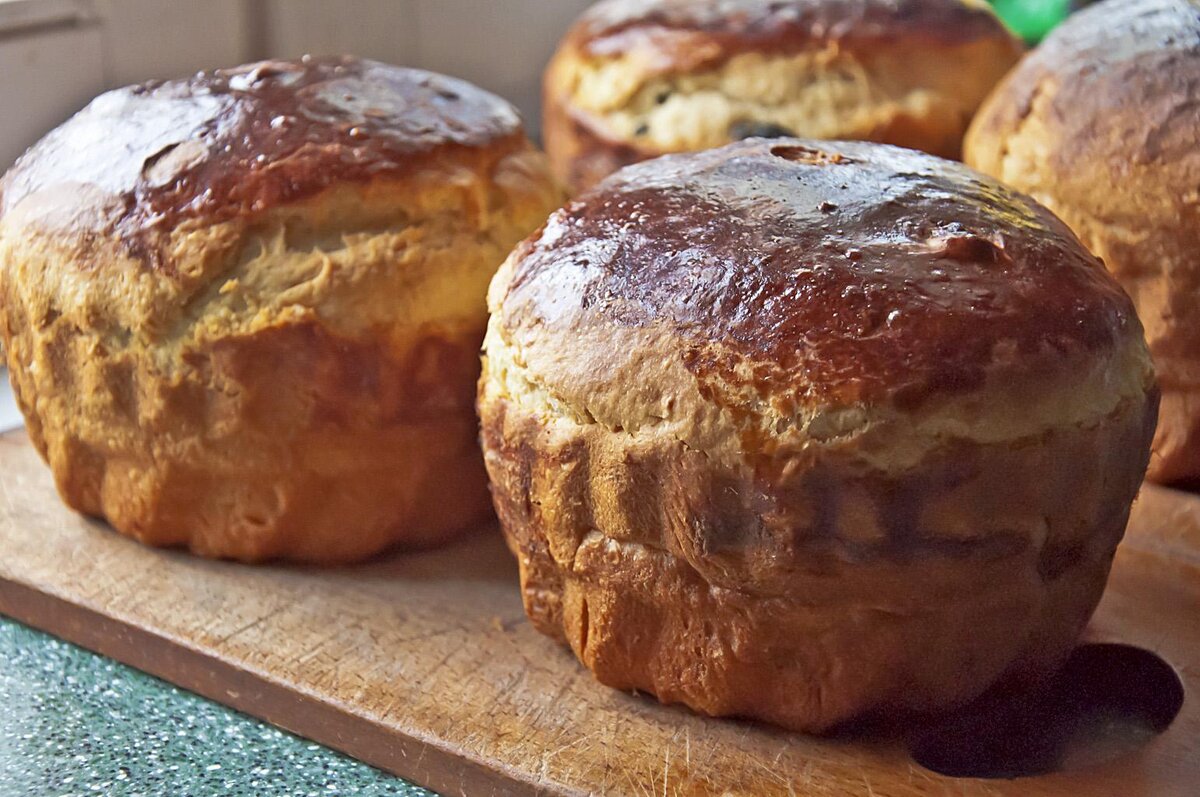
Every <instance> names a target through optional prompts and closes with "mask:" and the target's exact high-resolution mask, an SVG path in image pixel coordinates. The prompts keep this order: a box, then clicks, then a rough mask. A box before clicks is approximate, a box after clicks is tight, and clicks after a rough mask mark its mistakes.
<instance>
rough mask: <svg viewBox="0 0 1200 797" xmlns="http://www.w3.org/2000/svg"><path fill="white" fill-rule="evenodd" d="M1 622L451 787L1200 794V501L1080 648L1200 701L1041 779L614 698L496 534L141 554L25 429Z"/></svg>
mask: <svg viewBox="0 0 1200 797" xmlns="http://www.w3.org/2000/svg"><path fill="white" fill-rule="evenodd" d="M347 531H348V533H349V532H350V531H351V529H349V528H348V529H347ZM0 612H3V613H4V614H7V615H10V616H12V617H14V618H16V619H18V620H21V621H23V622H27V623H29V624H32V625H35V626H37V627H40V628H43V629H46V630H48V631H50V632H52V633H54V634H57V635H59V636H61V637H64V638H66V639H69V640H71V641H74V642H77V643H79V644H81V645H83V646H85V647H88V648H91V649H93V650H96V651H98V652H101V653H104V654H107V655H109V656H112V657H114V658H116V659H119V660H121V661H124V662H126V663H128V664H131V665H133V666H135V667H138V668H140V669H143V670H146V671H148V672H150V673H153V674H155V675H158V676H160V677H162V678H165V679H167V680H169V681H172V682H174V683H176V684H179V685H180V686H183V687H185V688H187V689H191V690H194V691H196V692H198V693H200V694H203V695H205V696H207V697H210V698H212V699H215V700H218V701H220V702H222V703H225V704H228V705H230V706H233V707H235V708H238V709H241V710H243V711H246V712H248V713H250V714H253V715H255V716H258V717H261V718H263V719H265V720H267V721H269V722H272V723H275V724H277V725H279V726H281V727H283V728H287V729H289V730H292V731H295V732H297V733H299V734H301V735H304V736H307V737H309V738H312V739H314V740H316V741H319V742H322V743H324V744H327V745H330V746H332V747H335V748H337V749H339V750H343V751H345V752H347V753H349V754H350V755H353V756H356V757H358V758H361V759H363V760H365V761H368V762H370V763H372V764H375V765H376V766H379V767H382V768H384V769H387V770H390V771H392V772H395V773H397V774H399V775H402V776H404V777H406V778H409V779H411V780H414V781H416V782H418V783H421V784H423V785H426V786H428V787H430V788H432V789H434V790H437V791H440V792H442V793H445V794H470V795H487V794H559V793H562V794H604V795H618V794H630V795H723V794H730V795H795V794H799V795H814V797H820V796H821V795H845V794H870V795H875V796H876V797H915V795H989V796H992V795H994V796H996V797H1000V796H1001V795H1093V794H1095V795H1120V796H1121V797H1137V795H1154V796H1155V797H1158V796H1159V795H1167V796H1168V797H1172V796H1173V795H1180V797H1184V795H1194V794H1198V793H1200V698H1198V697H1197V696H1198V695H1200V499H1198V498H1196V497H1193V496H1188V495H1184V494H1181V493H1174V492H1171V491H1167V490H1162V489H1157V488H1147V489H1146V490H1145V491H1144V493H1143V496H1142V498H1141V499H1140V501H1139V503H1138V505H1137V507H1136V509H1135V512H1134V520H1133V521H1132V523H1131V528H1130V531H1129V534H1128V535H1127V539H1126V542H1125V544H1124V545H1123V546H1122V549H1121V552H1120V554H1119V555H1118V559H1117V563H1116V566H1115V568H1114V573H1113V577H1112V580H1111V582H1110V587H1109V590H1108V592H1107V594H1106V596H1105V598H1104V601H1103V602H1102V604H1101V607H1100V609H1099V610H1098V612H1097V615H1096V618H1095V620H1094V621H1093V624H1092V626H1091V628H1090V629H1089V632H1088V635H1089V636H1090V637H1092V638H1094V639H1099V640H1113V641H1122V642H1128V643H1131V644H1135V645H1139V646H1142V647H1145V648H1148V649H1150V650H1153V651H1155V652H1156V653H1158V654H1159V655H1161V656H1162V657H1163V658H1165V659H1166V660H1167V661H1169V662H1171V663H1172V664H1173V665H1174V666H1175V667H1176V669H1177V670H1178V671H1179V673H1180V674H1181V676H1182V679H1183V681H1184V685H1185V688H1186V689H1187V690H1188V691H1189V692H1190V693H1191V695H1192V697H1191V698H1189V699H1187V700H1185V701H1184V704H1183V708H1182V710H1181V712H1180V713H1179V715H1178V717H1177V718H1176V720H1175V722H1174V723H1173V724H1172V725H1171V727H1170V728H1169V729H1168V730H1167V731H1166V732H1165V733H1163V734H1162V735H1161V736H1158V737H1156V738H1155V739H1153V740H1152V741H1150V742H1149V743H1148V744H1146V745H1145V746H1143V747H1141V748H1139V749H1138V750H1136V751H1135V752H1132V753H1128V754H1126V755H1124V756H1122V757H1120V758H1118V759H1116V760H1112V761H1110V762H1108V763H1105V764H1102V765H1100V766H1097V767H1093V768H1090V769H1085V770H1081V771H1077V772H1069V773H1058V774H1053V775H1048V776H1043V777H1036V778H1021V779H1017V780H973V779H953V778H945V777H942V776H939V775H936V774H934V773H932V772H929V771H927V770H925V769H923V768H921V767H919V766H917V765H916V764H914V763H913V762H912V761H911V760H910V758H909V757H908V755H907V753H906V752H905V750H904V749H903V748H902V747H901V746H900V745H899V744H898V743H895V742H889V741H886V740H880V739H874V740H870V741H868V740H865V739H861V738H858V739H856V738H853V737H852V736H847V737H840V738H837V739H817V738H812V737H806V736H802V735H797V734H789V733H785V732H782V731H778V730H775V729H772V728H767V727H763V726H760V725H754V724H750V723H742V722H733V721H717V720H709V719H704V718H701V717H697V716H693V715H692V714H690V713H688V712H687V711H685V710H682V709H679V708H671V707H663V706H659V705H657V704H656V703H654V702H652V701H651V700H648V699H646V698H644V697H639V696H634V695H627V694H622V693H619V692H614V691H612V690H609V689H606V688H604V687H601V686H599V685H597V684H596V683H594V682H593V681H592V679H591V677H590V675H589V674H588V673H587V672H586V671H584V670H583V669H582V668H581V667H579V666H578V665H577V664H576V662H575V661H574V659H573V658H572V657H571V656H570V655H569V653H568V652H566V651H565V650H563V649H561V648H559V647H558V646H556V645H555V644H554V643H552V642H551V641H550V640H548V639H545V638H543V637H542V636H540V635H539V634H537V633H536V632H535V631H533V629H532V628H531V627H530V625H529V623H528V622H527V621H526V620H525V618H524V615H523V613H522V610H521V603H520V597H519V594H518V591H517V578H516V568H515V565H514V563H513V562H512V560H511V557H510V556H509V555H508V553H507V551H505V549H504V546H503V544H502V543H501V541H500V539H499V535H498V532H497V531H496V530H495V529H481V530H480V532H479V533H478V534H476V535H474V536H472V537H471V538H470V539H467V540H464V541H463V542H461V543H459V544H457V545H454V546H452V547H450V548H446V549H443V550H440V551H434V552H429V553H423V554H419V555H410V556H394V557H390V558H388V559H385V560H381V561H377V562H373V563H370V564H367V565H364V566H360V567H354V568H342V569H336V570H317V569H311V568H296V567H284V566H274V567H260V568H252V567H245V566H239V565H235V564H228V563H219V562H208V561H202V560H198V559H194V558H191V557H188V556H186V555H184V554H181V553H175V552H164V551H155V550H149V549H145V548H142V547H140V546H138V545H137V544H135V543H133V542H130V541H128V540H125V539H123V538H121V537H119V536H117V535H116V534H114V533H112V532H111V531H110V530H108V529H107V528H106V527H105V526H104V525H103V524H100V523H96V522H93V521H88V520H85V519H83V518H80V517H78V516H76V515H74V514H72V513H71V512H69V511H68V510H66V509H65V508H64V507H63V506H62V504H61V503H60V502H59V500H58V498H57V495H56V494H55V492H54V488H53V484H52V482H51V479H50V476H49V474H48V472H47V470H46V469H45V467H44V466H43V465H42V464H41V462H40V461H39V460H38V458H37V456H36V454H35V453H34V452H33V450H32V449H31V448H30V446H29V444H28V442H27V440H26V438H25V437H24V435H23V434H22V433H20V432H16V433H10V434H8V435H4V436H2V437H0Z"/></svg>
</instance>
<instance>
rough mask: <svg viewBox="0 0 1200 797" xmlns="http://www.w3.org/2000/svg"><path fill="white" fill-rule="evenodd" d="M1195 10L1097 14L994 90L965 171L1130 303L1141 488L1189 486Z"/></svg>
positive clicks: (1077, 21) (1173, 0)
mask: <svg viewBox="0 0 1200 797" xmlns="http://www.w3.org/2000/svg"><path fill="white" fill-rule="evenodd" d="M1198 76H1200V6H1198V5H1197V4H1196V3H1195V2H1189V0H1129V2H1123V1H1122V2H1117V0H1113V2H1107V3H1100V4H1098V5H1096V6H1094V7H1091V8H1089V9H1087V10H1085V11H1083V12H1081V13H1079V14H1076V15H1074V16H1073V17H1071V19H1070V20H1069V21H1068V22H1067V23H1065V24H1064V25H1063V26H1062V27H1060V28H1058V29H1057V30H1056V31H1055V32H1054V33H1053V34H1051V36H1050V37H1049V38H1048V39H1047V40H1046V41H1045V42H1044V43H1043V44H1042V45H1041V46H1040V47H1039V48H1038V49H1037V50H1036V51H1035V52H1033V53H1032V54H1031V55H1030V56H1029V57H1028V58H1026V59H1025V60H1024V61H1022V63H1021V65H1020V66H1019V67H1018V68H1017V69H1015V70H1014V71H1013V72H1012V74H1011V75H1010V76H1009V77H1008V78H1007V79H1006V80H1005V81H1004V82H1003V83H1002V84H1001V85H1000V86H998V87H997V89H996V91H995V93H994V94H993V95H992V96H991V97H990V98H989V100H988V101H987V103H986V104H985V105H984V107H983V109H982V110H981V111H980V113H979V116H978V117H977V118H976V120H975V123H974V124H973V126H972V128H971V130H970V133H969V135H968V137H967V141H966V157H967V159H968V162H969V163H971V165H973V166H975V167H976V168H978V169H981V170H982V171H985V172H987V173H989V174H992V175H995V176H996V177H998V178H1000V179H1001V180H1003V181H1005V182H1006V183H1008V184H1010V185H1012V186H1014V187H1015V188H1017V189H1018V190H1021V191H1024V192H1026V193H1029V194H1030V195H1032V196H1033V197H1034V198H1036V199H1038V200H1039V201H1040V202H1042V203H1044V204H1045V205H1046V206H1047V207H1049V208H1050V209H1051V210H1053V211H1054V212H1055V213H1057V214H1058V215H1059V216H1060V217H1061V218H1062V219H1063V220H1064V221H1065V222H1067V224H1068V225H1070V227H1071V228H1072V229H1073V230H1074V231H1075V233H1076V234H1077V235H1079V237H1080V239H1081V240H1082V241H1083V242H1084V243H1085V244H1086V245H1087V246H1088V248H1089V249H1091V250H1092V251H1093V252H1094V253H1095V254H1097V255H1098V256H1100V257H1101V258H1102V259H1103V260H1104V262H1105V264H1106V265H1107V266H1108V268H1109V270H1110V271H1111V272H1112V273H1113V274H1114V275H1115V276H1116V278H1117V280H1118V281H1119V282H1120V283H1121V284H1122V286H1123V287H1124V288H1125V289H1126V290H1127V291H1128V292H1129V294H1130V295H1131V296H1132V297H1133V300H1134V303H1135V305H1136V306H1137V309H1138V314H1139V315H1140V316H1141V320H1142V323H1143V324H1144V325H1145V327H1146V337H1147V340H1148V342H1149V345H1150V351H1151V354H1152V355H1153V356H1154V360H1155V364H1156V366H1157V370H1158V374H1159V380H1160V384H1161V386H1162V390H1163V407H1162V413H1161V421H1160V424H1159V429H1158V434H1157V437H1156V440H1155V444H1154V455H1153V457H1152V458H1151V461H1150V471H1149V477H1150V478H1152V479H1155V480H1158V481H1164V482H1178V481H1194V480H1196V479H1200V399H1198V395H1200V357H1198V356H1197V352H1200V323H1197V322H1196V320H1195V319H1196V318H1198V317H1200V304H1198V302H1200V261H1198V260H1197V257H1196V252H1197V250H1198V248H1200V232H1198V230H1200V210H1198V207H1200V203H1198V195H1197V185H1200V77H1198Z"/></svg>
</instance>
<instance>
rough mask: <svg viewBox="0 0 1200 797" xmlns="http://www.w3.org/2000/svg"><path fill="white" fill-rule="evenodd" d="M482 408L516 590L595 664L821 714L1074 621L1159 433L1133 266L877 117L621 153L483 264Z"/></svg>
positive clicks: (960, 678) (934, 684) (908, 697)
mask: <svg viewBox="0 0 1200 797" xmlns="http://www.w3.org/2000/svg"><path fill="white" fill-rule="evenodd" d="M489 303H490V305H491V308H492V312H493V315H492V320H491V322H490V326H489V331H488V338H487V340H486V342H485V364H484V375H483V378H482V380H481V383H480V398H479V410H480V416H481V418H482V422H483V444H484V452H485V462H486V464H487V468H488V472H489V475H490V477H491V479H492V492H493V497H494V501H495V504H496V508H497V512H498V514H499V516H500V519H501V524H502V527H503V528H504V531H505V533H506V536H507V538H508V540H509V544H510V546H511V547H512V548H513V550H514V552H515V553H516V554H517V556H518V559H519V561H520V564H521V578H522V585H523V591H524V599H525V603H526V607H527V610H528V612H529V614H530V617H531V618H532V619H533V621H534V623H535V624H536V625H537V627H538V628H539V629H541V630H542V631H543V632H545V633H547V634H550V635H552V636H555V637H558V638H560V639H563V640H565V641H566V642H568V643H569V644H570V645H571V646H572V648H573V649H574V650H575V652H576V653H577V654H578V655H579V657H580V659H581V660H582V661H583V662H584V663H585V664H586V665H587V666H588V667H589V668H591V669H592V670H593V672H595V674H596V675H597V677H598V678H599V679H600V680H601V681H603V682H604V683H607V684H611V685H614V686H617V687H620V688H636V689H639V690H644V691H647V692H651V693H653V694H655V695H657V696H658V697H659V698H660V699H662V700H664V701H669V702H676V701H678V702H683V703H685V704H687V705H689V706H692V707H693V708H695V709H697V710H700V711H703V712H706V713H709V714H715V715H729V714H732V715H739V716H748V717H754V718H759V719H765V720H769V721H771V722H775V723H778V724H781V725H784V726H786V727H789V728H794V729H798V730H809V731H811V730H823V729H826V728H829V727H830V726H831V725H833V724H836V723H838V722H840V721H843V720H846V719H849V718H851V717H854V716H858V715H860V714H863V713H865V712H869V711H873V710H888V709H917V710H925V709H933V708H944V707H947V706H950V705H953V704H956V703H959V702H962V701H964V700H967V699H970V698H971V697H973V696H975V695H977V694H978V693H979V692H980V691H982V690H983V689H984V688H986V687H987V686H988V685H989V684H991V683H993V682H994V681H995V680H996V679H997V678H1000V677H1002V676H1005V675H1009V676H1019V675H1023V676H1033V675H1036V674H1039V673H1041V672H1044V671H1045V670H1046V669H1047V668H1049V667H1053V666H1054V665H1055V664H1056V663H1057V662H1059V661H1060V660H1061V658H1062V656H1064V655H1065V654H1066V652H1067V651H1068V650H1069V649H1070V647H1071V646H1072V644H1073V643H1074V640H1075V638H1076V636H1077V634H1078V632H1079V630H1080V629H1081V628H1082V626H1083V625H1084V623H1085V622H1086V620H1087V618H1088V616H1089V615H1090V613H1091V611H1092V609H1093V608H1094V606H1095V603H1096V601H1097V600H1098V599H1099V596H1100V593H1101V592H1102V590H1103V586H1104V582H1105V579H1106V577H1107V572H1108V567H1109V563H1110V561H1111V558H1112V554H1113V551H1114V549H1115V547H1116V544H1117V542H1118V541H1119V539H1120V537H1121V535H1122V533H1123V530H1124V525H1125V521H1126V519H1127V516H1128V511H1129V506H1130V503H1131V502H1132V500H1133V497H1134V496H1135V494H1136V492H1137V489H1138V485H1139V483H1140V481H1141V476H1142V473H1143V472H1144V470H1145V465H1146V458H1147V457H1148V445H1149V438H1150V435H1151V432H1152V429H1153V427H1154V422H1155V417H1156V416H1155V411H1156V408H1157V390H1156V388H1155V385H1154V380H1153V370H1152V368H1151V366H1150V361H1149V357H1148V354H1147V352H1146V349H1145V343H1144V341H1143V340H1142V333H1141V328H1140V326H1139V325H1138V322H1137V319H1136V317H1135V315H1134V313H1133V308H1132V306H1131V304H1130V302H1129V300H1128V298H1127V297H1125V296H1124V294H1122V292H1121V291H1120V289H1119V288H1118V287H1117V286H1116V284H1115V283H1114V282H1113V281H1112V279H1111V277H1109V276H1108V275H1106V274H1105V273H1104V271H1103V269H1102V267H1101V266H1100V264H1099V262H1098V261H1096V260H1095V258H1093V257H1091V256H1090V255H1089V254H1088V253H1087V252H1086V251H1085V250H1084V249H1083V248H1082V246H1080V244H1079V243H1078V241H1077V240H1076V239H1074V237H1073V236H1072V235H1071V234H1070V232H1069V231H1068V230H1067V229H1066V228H1065V227H1064V226H1063V225H1062V224H1061V223H1060V222H1058V221H1057V220H1056V219H1055V218H1054V217H1053V216H1052V215H1051V214H1049V213H1047V212H1046V211H1045V210H1043V209H1041V208H1039V207H1037V206H1036V205H1034V204H1033V203H1031V202H1029V201H1028V200H1027V199H1025V198H1023V197H1021V196H1020V195H1017V194H1015V193H1013V192H1010V191H1008V190H1006V189H1004V188H1003V187H1001V186H1000V185H999V184H997V183H995V182H993V181H991V180H988V179H986V178H984V177H982V176H980V175H977V174H975V173H973V172H970V171H969V170H966V169H964V168H962V167H959V166H955V165H953V164H949V163H946V162H943V161H938V160H936V159H933V158H929V157H927V156H924V155H921V154H920V153H916V152H911V151H904V150H899V149H895V148H890V147H882V146H877V145H870V144H848V143H841V142H838V143H829V142H825V143H816V142H811V141H796V140H781V141H773V142H772V141H762V140H759V141H749V142H744V143H741V144H737V145H731V146H729V147H725V148H722V149H720V150H715V151H710V152H705V153H699V154H696V155H686V156H672V157H669V158H665V159H660V160H658V161H654V162H652V163H646V164H640V165H638V166H634V167H629V168H627V169H625V170H623V171H621V172H620V173H618V174H617V175H614V176H613V177H612V178H610V179H609V180H607V181H605V182H604V183H602V184H601V185H600V186H598V187H597V188H596V189H594V190H593V191H591V192H588V193H586V194H585V195H583V196H582V197H581V198H580V199H578V200H577V201H575V202H572V203H570V204H568V205H567V206H566V207H565V208H563V209H562V210H560V211H559V212H557V213H556V214H554V215H553V216H552V217H551V219H550V221H549V222H548V223H547V224H546V225H545V227H544V228H543V229H542V230H540V231H539V232H538V233H536V234H535V235H534V236H532V237H531V238H530V239H528V240H527V241H526V242H525V243H523V244H522V245H521V246H519V247H518V248H517V249H516V250H515V251H514V253H513V255H512V256H510V258H509V260H508V261H507V262H506V263H505V265H504V266H503V267H502V268H501V270H500V271H499V272H498V273H497V276H496V278H495V280H494V281H493V283H492V288H491V293H490V296H489Z"/></svg>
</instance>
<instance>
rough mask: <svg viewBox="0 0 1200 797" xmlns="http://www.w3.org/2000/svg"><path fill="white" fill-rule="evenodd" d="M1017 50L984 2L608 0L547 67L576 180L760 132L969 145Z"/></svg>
mask: <svg viewBox="0 0 1200 797" xmlns="http://www.w3.org/2000/svg"><path fill="white" fill-rule="evenodd" d="M1020 53H1021V45H1020V43H1019V42H1018V41H1017V40H1016V39H1015V38H1014V37H1013V36H1012V34H1010V33H1009V32H1008V31H1007V30H1006V29H1005V28H1004V25H1003V24H1002V23H1001V22H1000V21H999V19H997V18H996V16H995V14H993V13H992V11H991V9H990V7H989V6H988V5H987V3H984V2H980V1H979V0H605V2H600V3H597V4H596V5H595V6H594V7H593V8H592V9H590V10H589V11H588V12H587V13H586V14H585V15H584V16H583V17H582V18H581V19H580V20H579V22H578V23H576V25H575V26H574V27H573V28H572V29H571V30H570V31H569V32H568V33H567V35H566V37H565V39H564V40H563V43H562V45H561V46H560V48H559V50H558V53H557V54H556V55H555V56H554V59H553V60H552V61H551V63H550V66H549V68H548V70H547V72H546V75H545V86H544V100H545V102H544V109H545V110H544V114H545V118H544V124H543V132H544V136H545V140H546V150H547V152H548V153H549V155H550V160H551V163H552V164H553V166H554V169H555V172H556V173H557V175H558V176H559V178H560V179H562V180H563V181H565V182H566V183H567V184H568V185H569V187H570V188H572V189H573V190H575V191H580V190H582V189H584V188H587V187H589V186H591V185H592V184H594V183H595V182H596V181H598V180H600V179H602V178H603V177H605V176H607V175H608V174H610V173H612V172H613V171H614V170H616V169H617V168H619V167H621V166H624V165H626V164H629V163H633V162H635V161H639V160H644V159H646V158H652V157H656V156H658V155H662V154H664V153H669V152H683V151H690V150H700V149H708V148H710V147H717V146H720V145H722V144H727V143H729V142H731V141H736V140H739V139H743V138H748V137H751V136H779V135H798V136H806V137H812V138H837V139H869V140H872V141H883V142H886V143H889V144H898V145H901V146H906V147H913V148H915V149H921V150H925V151H927V152H932V153H934V154H937V155H943V156H946V157H957V156H958V153H959V149H960V147H961V144H962V136H963V132H964V131H965V130H966V127H967V123H968V122H969V121H970V119H971V115H972V114H973V113H974V112H975V109H976V107H978V105H979V103H980V102H981V101H982V100H983V98H984V96H986V94H987V92H988V91H989V90H990V89H991V88H992V86H993V85H994V84H995V83H996V81H997V80H999V79H1000V77H1001V76H1002V75H1003V74H1004V73H1005V72H1006V71H1008V69H1009V68H1010V67H1011V66H1012V65H1013V64H1014V63H1015V62H1016V60H1017V58H1018V57H1019V55H1020Z"/></svg>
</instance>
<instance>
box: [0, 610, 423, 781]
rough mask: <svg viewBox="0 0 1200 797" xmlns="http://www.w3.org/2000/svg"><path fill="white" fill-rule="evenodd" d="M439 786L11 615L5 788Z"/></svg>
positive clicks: (1, 771) (0, 651) (1, 695)
mask: <svg viewBox="0 0 1200 797" xmlns="http://www.w3.org/2000/svg"><path fill="white" fill-rule="evenodd" d="M92 794H94V795H103V796H109V795H111V797H135V795H136V796H137V797H154V796H155V795H180V797H206V796H207V795H222V797H223V796H224V795H229V797H238V796H239V795H255V797H258V796H259V795H261V796H262V797H275V795H279V797H284V796H285V795H286V797H309V796H310V795H311V797H317V795H322V796H323V797H333V796H334V795H337V796H338V797H348V796H350V795H357V796H358V797H383V796H384V795H388V797H432V795H431V792H428V791H425V790H424V789H421V788H418V787H416V786H412V785H410V784H408V783H405V782H404V781H402V780H400V779H398V778H395V777H392V776H391V775H388V774H386V773H383V772H380V771H379V770H377V769H374V768H372V767H369V766H367V765H366V764H362V763H359V762H358V761H355V760H353V759H350V758H347V757H346V756H343V755H341V754H339V753H335V752H334V751H332V750H329V749H327V748H325V747H322V746H321V745H318V744H313V743H312V742H308V741H305V740H304V739H300V738H297V737H295V736H292V735H291V734H288V733H285V732H284V731H281V730H278V729H277V728H273V727H271V726H270V725H265V724H263V723H261V722H259V721H257V720H254V719H251V718H250V717H247V716H245V715H244V714H239V713H237V712H235V711H231V710H229V709H226V708H224V707H222V706H220V705H218V704H216V703H213V702H211V701H208V700H205V699H204V698H201V697H197V696H196V695H193V694H191V693H190V692H184V691H182V690H180V689H176V688H175V687H173V686H171V685H169V684H167V683H164V682H163V681H160V680H158V679H157V678H153V677H151V676H149V675H145V674H143V673H140V672H138V671H136V670H133V669H131V668H129V667H126V666H124V665H122V664H118V663H116V662H114V661H111V660H109V659H106V658H103V657H101V656H97V655H95V654H93V653H89V652H87V651H85V650H83V649H81V648H78V647H75V646H74V645H71V644H68V643H66V642H62V641H59V640H57V639H55V638H53V637H50V636H47V635H45V634H42V633H41V632H38V631H34V630H32V629H30V628H27V627H25V626H23V625H19V624H17V623H14V622H12V621H11V620H8V619H7V618H3V617H0V795H3V796H4V797H76V795H80V796H82V795H92Z"/></svg>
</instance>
